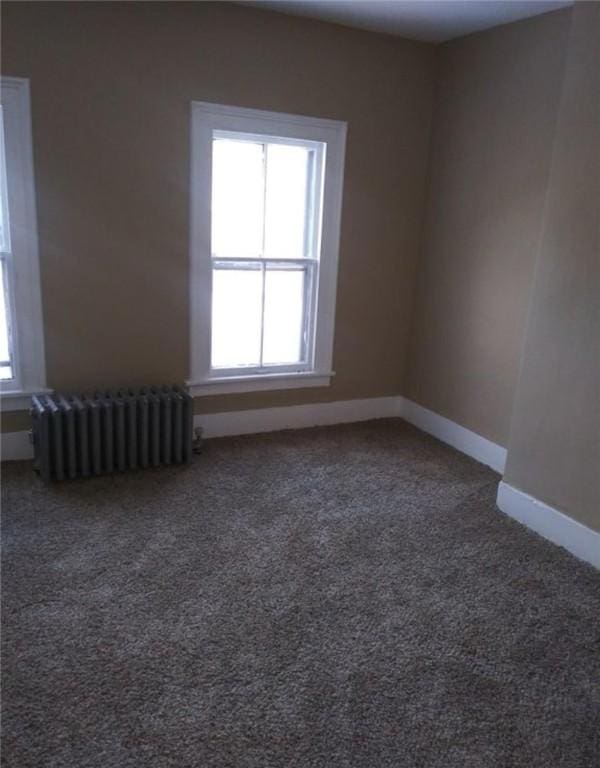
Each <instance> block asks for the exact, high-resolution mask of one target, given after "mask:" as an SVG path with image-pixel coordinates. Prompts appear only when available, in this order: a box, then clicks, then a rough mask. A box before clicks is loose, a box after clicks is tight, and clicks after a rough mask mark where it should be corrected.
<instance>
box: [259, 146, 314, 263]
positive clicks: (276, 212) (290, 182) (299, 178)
mask: <svg viewBox="0 0 600 768" xmlns="http://www.w3.org/2000/svg"><path fill="white" fill-rule="evenodd" d="M308 160H309V150H308V149H306V148H305V147H294V146H289V145H286V144H269V145H268V150H267V189H266V215H265V256H267V257H269V258H271V259H301V258H302V257H303V256H305V255H306V254H305V252H304V231H305V222H306V203H307V183H308Z"/></svg>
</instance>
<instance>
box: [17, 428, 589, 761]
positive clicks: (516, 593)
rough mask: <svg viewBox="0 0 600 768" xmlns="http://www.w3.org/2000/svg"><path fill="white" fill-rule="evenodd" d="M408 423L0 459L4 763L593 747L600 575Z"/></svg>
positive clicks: (502, 757)
mask: <svg viewBox="0 0 600 768" xmlns="http://www.w3.org/2000/svg"><path fill="white" fill-rule="evenodd" d="M498 480H499V477H498V476H497V475H496V474H495V473H493V472H492V471H491V470H489V469H487V468H486V467H484V466H482V465H480V464H478V463H476V462H474V461H472V460H471V459H469V458H467V457H465V456H463V455H462V454H460V453H458V452H456V451H454V450H452V449H450V448H448V447H447V446H445V445H443V444H441V443H439V442H438V441H436V440H434V439H433V438H430V437H428V436H426V435H424V434H423V433H421V432H419V431H417V430H416V429H414V428H412V427H410V426H409V425H407V424H405V423H404V422H402V421H399V420H384V421H376V422H370V423H363V424H356V425H347V426H337V427H329V428H318V429H308V430H301V431H293V432H282V433H277V434H271V435H259V436H249V437H241V438H235V439H234V438H227V439H221V440H212V441H209V442H208V443H207V445H206V448H205V451H204V453H203V455H201V456H198V457H195V459H194V463H193V465H192V466H191V467H189V468H166V469H159V470H149V471H146V472H140V473H132V474H126V475H121V476H117V477H108V478H96V479H93V480H79V481H74V482H70V483H65V484H62V485H53V486H51V487H45V486H44V485H43V484H42V483H41V481H39V480H38V479H37V478H36V477H35V476H34V475H33V474H32V472H31V469H30V466H29V465H28V464H27V463H14V464H11V465H5V466H4V467H3V476H2V496H3V499H2V500H3V534H2V543H3V559H2V569H3V606H2V607H3V632H2V642H3V665H2V676H3V679H2V683H3V685H2V707H3V740H2V765H3V766H7V767H8V766H10V768H25V767H26V766H27V767H29V766H31V767H32V768H33V767H35V768H46V767H50V766H51V767H52V768H65V767H67V766H68V767H69V768H92V767H93V768H96V767H98V768H100V766H102V768H107V766H109V767H111V766H115V767H116V768H130V767H133V766H135V767H136V768H138V767H139V768H146V767H148V768H163V766H164V767H165V768H166V767H169V768H171V767H177V768H228V767H231V768H387V767H388V766H393V767H394V768H455V767H456V768H518V767H520V766H527V767H528V768H538V767H539V768H542V767H543V768H563V767H564V768H597V766H599V765H600V573H599V572H597V571H595V570H594V569H592V568H591V567H588V566H586V565H584V564H583V563H581V562H579V561H577V560H576V559H574V558H573V557H571V556H570V555H569V554H568V553H567V552H566V551H564V550H562V549H560V548H558V547H554V546H553V545H551V544H549V543H548V542H546V541H544V540H543V539H541V538H539V537H538V536H536V535H534V534H532V533H530V532H529V531H527V530H526V529H525V528H523V527H521V526H520V525H518V524H517V523H515V522H514V521H512V520H510V519H509V518H507V517H505V516H504V515H503V514H502V513H501V512H499V511H498V510H497V509H496V507H495V504H494V499H495V494H496V488H497V483H498Z"/></svg>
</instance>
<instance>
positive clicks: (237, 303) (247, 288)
mask: <svg viewBox="0 0 600 768" xmlns="http://www.w3.org/2000/svg"><path fill="white" fill-rule="evenodd" d="M212 300H213V307H212V367H213V368H233V367H234V366H243V365H258V364H259V363H260V324H261V323H260V321H261V312H262V272H261V270H260V268H258V269H214V270H213V299H212Z"/></svg>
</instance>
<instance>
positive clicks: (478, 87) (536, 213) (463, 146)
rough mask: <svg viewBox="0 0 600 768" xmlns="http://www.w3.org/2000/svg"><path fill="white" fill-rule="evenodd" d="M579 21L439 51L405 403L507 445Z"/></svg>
mask: <svg viewBox="0 0 600 768" xmlns="http://www.w3.org/2000/svg"><path fill="white" fill-rule="evenodd" d="M569 13H570V12H569V11H566V12H565V11H560V12H558V13H552V14H547V15H544V16H539V17H537V18H534V19H530V20H527V21H523V22H518V23H516V24H510V25H507V26H504V27H499V28H497V29H494V30H490V31H487V32H482V33H478V34H474V35H470V36H468V37H465V38H462V39H459V40H456V41H454V42H450V43H446V44H444V45H442V46H440V48H439V49H438V77H437V86H436V105H435V111H434V122H433V126H434V128H433V136H432V148H431V161H430V183H429V190H428V203H427V211H426V218H425V227H424V233H423V251H422V258H421V263H420V267H419V276H418V286H417V292H416V302H415V315H414V328H413V332H412V338H411V346H410V353H409V358H408V364H407V366H406V368H405V370H406V371H407V377H406V382H405V386H404V392H403V394H405V395H407V396H408V397H409V398H410V399H412V400H415V401H416V402H418V403H420V404H421V405H424V406H426V407H427V408H430V409H432V410H433V411H436V412H437V413H440V414H442V415H443V416H446V417H447V418H449V419H451V420H453V421H455V422H458V423H459V424H461V425H463V426H465V427H467V428H468V429H471V430H473V431H475V432H477V433H478V434H480V435H483V436H484V437H487V438H489V439H491V440H493V441H494V442H497V443H499V444H501V445H506V443H507V439H508V431H509V423H510V414H511V410H512V402H513V396H514V389H515V383H516V380H517V374H518V365H519V356H520V351H521V345H522V336H523V328H524V323H525V315H526V308H527V301H528V297H529V292H530V285H531V277H532V271H533V263H534V256H535V250H536V245H537V243H538V238H539V232H540V225H541V214H542V205H543V199H544V193H545V189H546V185H547V179H548V173H549V167H550V156H551V147H552V138H553V135H554V128H555V121H556V114H557V106H558V100H559V95H560V85H561V81H562V72H563V66H564V52H565V47H566V40H567V34H568V26H569Z"/></svg>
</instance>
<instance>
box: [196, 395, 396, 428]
mask: <svg viewBox="0 0 600 768" xmlns="http://www.w3.org/2000/svg"><path fill="white" fill-rule="evenodd" d="M398 400H399V398H397V397H375V398H367V399H364V400H337V401H335V402H332V403H311V404H309V405H290V406H284V407H280V408H260V409H256V410H248V411H227V412H224V413H198V414H196V415H195V416H194V426H195V427H202V429H203V431H204V437H226V436H228V435H249V434H256V433H259V432H275V431H277V430H281V429H302V428H303V427H319V426H326V425H328V424H349V423H352V422H356V421H369V420H370V419H384V418H390V417H393V416H399V415H400V413H399V404H398Z"/></svg>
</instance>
